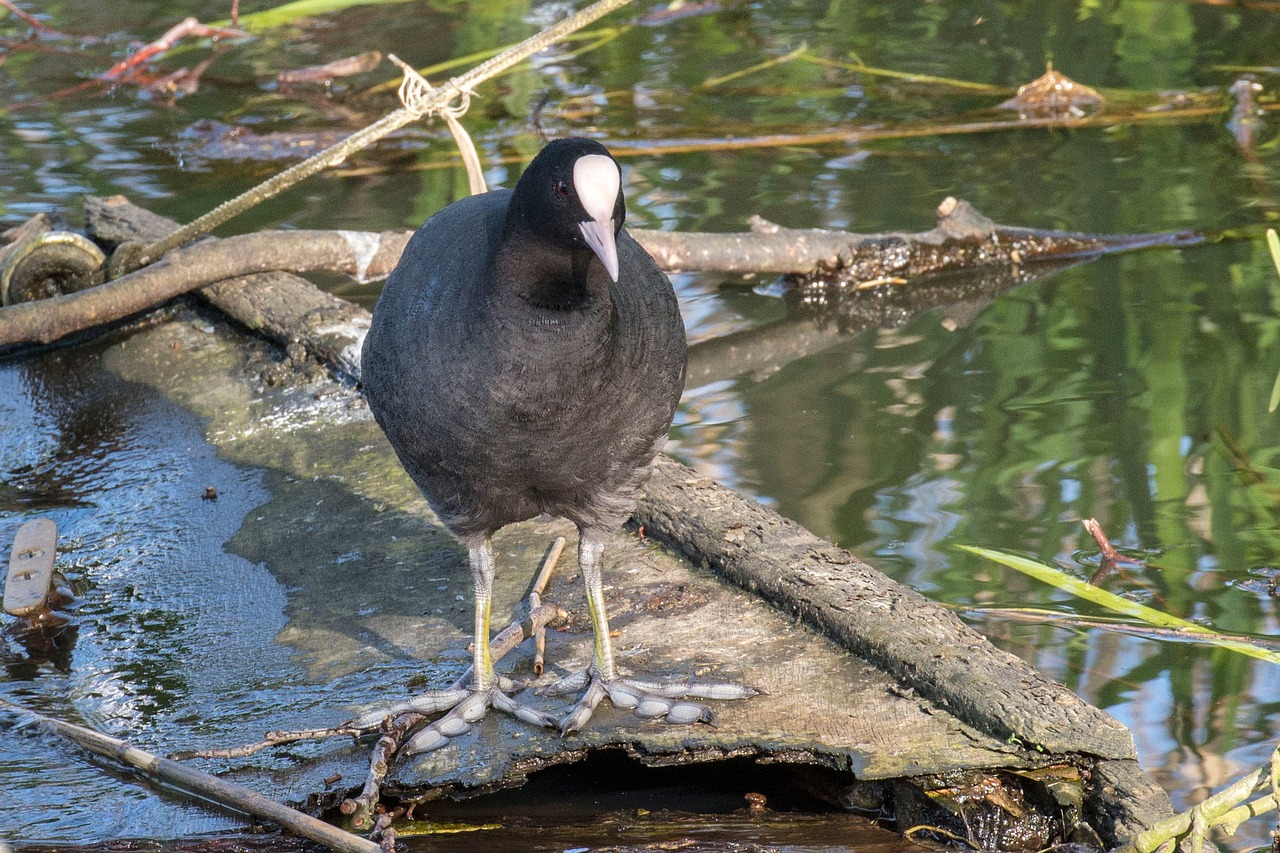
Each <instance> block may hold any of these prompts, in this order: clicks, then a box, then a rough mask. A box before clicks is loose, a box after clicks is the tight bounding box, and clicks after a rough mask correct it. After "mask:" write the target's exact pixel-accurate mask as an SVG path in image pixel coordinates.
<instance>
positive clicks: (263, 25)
mask: <svg viewBox="0 0 1280 853" xmlns="http://www.w3.org/2000/svg"><path fill="white" fill-rule="evenodd" d="M407 2H409V0H294V2H292V3H285V4H284V5H283V6H276V7H275V8H274V9H264V10H263V11H261V12H253V13H251V14H248V15H241V16H240V29H242V30H244V31H245V32H247V33H254V34H255V35H256V34H261V33H263V32H265V31H267V30H270V29H274V28H275V27H282V26H284V25H285V24H292V23H293V22H294V21H300V20H302V19H303V18H315V17H318V16H320V15H327V14H329V13H330V12H341V11H342V10H344V9H352V8H354V7H356V6H384V5H388V4H391V3H407ZM230 25H231V22H230V21H219V22H218V23H217V24H216V26H223V27H225V26H230Z"/></svg>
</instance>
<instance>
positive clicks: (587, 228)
mask: <svg viewBox="0 0 1280 853" xmlns="http://www.w3.org/2000/svg"><path fill="white" fill-rule="evenodd" d="M578 227H579V228H581V229H582V238H583V239H584V240H586V241H587V245H588V246H590V247H591V251H593V252H595V253H596V257H597V258H599V259H600V263H602V264H604V270H605V272H607V273H608V274H609V278H610V280H612V281H614V282H616V281H617V280H618V243H617V240H616V239H614V236H613V220H612V219H605V220H603V221H601V220H594V221H592V222H579V223H578Z"/></svg>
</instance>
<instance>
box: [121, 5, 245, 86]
mask: <svg viewBox="0 0 1280 853" xmlns="http://www.w3.org/2000/svg"><path fill="white" fill-rule="evenodd" d="M247 35H249V34H248V33H246V32H243V31H241V30H233V29H230V28H227V27H211V26H209V25H207V24H202V23H200V22H199V21H198V20H196V19H195V18H184V19H183V20H182V21H180V22H179V23H177V24H174V25H173V26H172V27H170V28H169V30H168V32H166V33H165V34H164V35H162V36H160V38H158V39H156V40H155V41H153V42H151V44H149V45H146V46H145V47H142V48H140V49H139V50H138V51H137V52H136V53H134V54H133V55H132V56H130V57H128V58H127V59H122V60H121V61H120V62H117V63H116V64H115V65H113V66H111V68H110V69H108V70H107V72H106V73H105V74H103V75H102V79H103V80H119V79H121V78H123V77H125V76H126V75H127V74H129V73H131V72H132V71H134V70H135V69H136V68H137V67H138V66H139V65H142V64H143V63H145V62H148V61H150V60H152V59H154V58H155V57H157V56H159V55H160V54H162V53H165V52H167V51H169V50H170V49H172V48H173V46H174V45H175V44H177V43H178V42H179V41H181V40H182V39H184V38H186V37H188V36H194V37H196V38H243V37H245V36H247Z"/></svg>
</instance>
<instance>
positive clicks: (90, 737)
mask: <svg viewBox="0 0 1280 853" xmlns="http://www.w3.org/2000/svg"><path fill="white" fill-rule="evenodd" d="M0 709H3V710H5V711H9V712H11V713H13V714H16V715H19V716H24V717H27V718H28V719H33V720H35V721H36V722H38V723H39V724H40V725H41V727H43V728H45V729H47V730H48V731H51V732H53V733H54V734H56V735H58V736H59V737H61V738H63V739H64V740H68V741H71V742H72V743H75V744H77V745H78V746H81V747H83V748H85V749H87V750H89V751H90V752H93V753H95V754H97V755H101V756H103V757H105V758H109V759H111V760H112V761H116V762H118V763H121V764H125V765H128V766H129V767H132V768H134V769H136V770H139V771H141V772H142V773H143V774H144V775H146V776H148V777H150V778H153V779H156V780H158V781H160V782H163V783H165V784H167V785H171V786H173V787H175V788H178V789H180V790H183V791H186V792H188V793H190V794H194V795H195V796H198V797H201V798H202V799H205V800H208V801H210V802H213V803H217V804H218V805H221V806H226V807H227V808H230V809H234V810H235V811H238V812H243V813H245V814H250V815H253V816H254V817H259V818H263V819H265V820H270V821H272V822H274V823H277V824H279V825H280V826H282V827H284V828H285V829H287V830H289V831H290V832H292V833H294V834H295V835H300V836H302V837H303V838H307V839H309V840H311V841H315V842H316V843H318V844H323V845H324V846H325V847H328V848H329V849H330V850H337V851H341V853H380V850H381V848H380V847H379V846H378V845H377V844H374V843H373V842H371V841H367V840H365V839H363V838H359V837H357V836H355V835H352V834H351V833H349V832H344V831H343V830H341V829H338V828H337V827H335V826H330V825H329V824H327V823H325V822H324V821H321V820H317V819H316V818H313V817H311V816H310V815H307V814H303V813H302V812H300V811H297V810H295V809H291V808H289V807H288V806H285V805H282V804H280V803H277V802H276V801H275V800H271V799H268V798H267V797H264V796H262V795H261V794H259V793H257V792H256V791H251V790H249V789H248V788H242V787H240V786H239V785H233V784H232V783H230V782H227V781H224V780H222V779H219V778H218V777H217V776H211V775H209V774H208V773H204V772H201V771H199V770H196V769H194V768H192V767H188V766H186V765H185V764H181V763H179V762H177V761H174V760H172V759H169V758H161V757H160V756H158V755H154V754H152V753H150V752H147V751H146V750H142V749H138V748H137V747H135V746H132V745H130V744H129V743H128V742H126V741H123V740H119V739H118V738H113V737H111V736H109V735H104V734H102V733H101V732H96V731H94V730H93V729H88V728H85V727H84V726H77V725H76V724H75V723H68V722H66V721H64V720H59V719H55V718H54V717H49V716H46V715H44V714H39V713H36V712H35V711H32V710H30V709H28V708H23V707H22V706H20V705H16V704H14V703H12V702H9V701H7V700H5V699H0Z"/></svg>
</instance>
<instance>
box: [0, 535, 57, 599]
mask: <svg viewBox="0 0 1280 853" xmlns="http://www.w3.org/2000/svg"><path fill="white" fill-rule="evenodd" d="M57 545H58V525H56V524H54V523H53V522H52V521H50V520H49V519H47V518H37V519H34V520H32V521H28V522H27V523H26V524H24V525H22V526H21V527H19V528H18V533H17V535H15V536H14V537H13V551H12V552H11V553H10V555H9V573H8V575H7V576H6V578H5V582H4V610H5V612H6V613H9V614H12V615H14V616H21V617H23V618H28V617H31V616H34V615H36V614H38V613H39V612H40V611H42V610H46V609H48V607H49V590H50V587H51V586H52V583H53V559H54V556H55V555H56V553H57Z"/></svg>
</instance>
